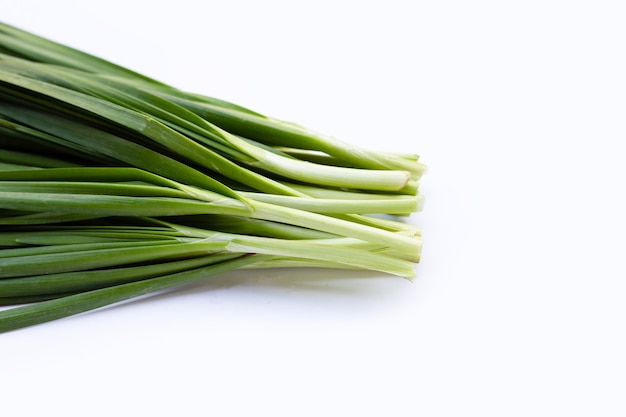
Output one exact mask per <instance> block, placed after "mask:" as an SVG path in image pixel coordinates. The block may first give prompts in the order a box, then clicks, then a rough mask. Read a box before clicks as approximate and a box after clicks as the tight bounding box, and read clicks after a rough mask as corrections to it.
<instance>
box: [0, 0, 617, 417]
mask: <svg viewBox="0 0 626 417" xmlns="http://www.w3.org/2000/svg"><path fill="white" fill-rule="evenodd" d="M5 3H7V4H3V6H2V20H3V21H5V22H6V23H10V24H13V25H16V26H18V27H21V28H24V29H27V30H31V31H33V32H36V33H38V34H41V35H44V36H47V37H50V38H52V39H55V40H58V41H61V42H63V43H66V44H70V45H72V46H75V47H78V48H81V49H84V50H87V51H89V52H91V53H94V54H97V55H99V56H102V57H105V58H107V59H110V60H113V61H115V62H117V63H119V64H122V65H124V66H128V67H130V68H133V69H135V70H138V71H140V72H144V73H146V74H148V75H150V76H152V77H154V78H157V79H160V80H163V81H165V82H168V83H170V84H173V85H176V86H178V87H181V88H185V89H189V90H192V91H196V92H201V93H205V94H208V95H213V96H216V97H220V98H223V99H227V100H231V101H234V102H236V103H239V104H242V105H246V106H249V107H252V108H254V109H256V110H258V111H261V112H264V113H267V114H270V115H272V116H276V117H280V118H283V119H287V120H292V121H295V122H299V123H301V124H305V125H307V126H309V127H311V128H313V129H316V130H319V131H323V132H325V133H328V134H332V135H335V136H338V137H341V138H343V139H345V140H348V141H350V142H354V143H358V144H360V145H362V146H365V147H371V148H375V149H381V150H396V151H413V152H418V153H420V154H421V155H422V159H423V160H424V161H425V162H426V163H428V165H429V167H430V171H429V173H428V175H427V176H426V177H424V179H423V181H422V184H423V185H422V188H421V189H422V190H423V192H424V194H425V195H426V199H427V200H426V206H425V212H423V213H420V214H417V215H415V216H413V218H412V221H413V222H414V223H416V224H419V225H420V226H422V227H423V232H424V242H425V247H424V252H423V258H422V259H423V260H422V263H421V264H420V265H419V266H418V267H417V275H418V278H417V279H416V281H415V282H414V283H413V284H410V283H408V282H407V281H403V280H401V279H395V278H384V277H372V276H371V275H370V274H358V273H337V274H330V273H328V274H327V273H325V274H320V273H317V272H314V271H298V272H296V271H282V272H269V271H264V272H251V273H248V272H246V273H230V274H227V275H224V276H222V277H220V278H215V279H210V280H207V281H206V282H202V283H198V284H196V285H192V286H190V287H187V288H185V289H183V290H181V291H177V292H175V293H170V294H166V295H160V296H157V297H153V298H149V299H145V300H141V301H138V302H132V303H128V304H125V305H122V306H116V307H113V308H109V309H106V310H105V311H99V312H95V313H90V314H85V315H82V316H79V317H73V318H69V319H65V320H61V321H57V322H54V323H50V324H46V325H41V326H37V327H34V328H29V329H26V330H21V331H16V332H12V333H8V334H4V335H1V336H0V370H1V376H0V393H1V394H0V398H1V404H2V405H1V406H0V408H1V409H2V411H1V414H2V415H3V416H11V417H15V416H35V415H47V416H60V415H64V416H84V415H90V416H112V415H116V416H126V415H177V416H178V415H180V416H196V415H198V416H200V415H203V416H205V415H214V416H253V415H254V416H256V415H258V416H357V415H358V416H423V417H430V416H483V417H484V416H529V415H532V416H557V415H563V416H564V415H567V416H624V415H626V399H625V397H624V393H625V392H626V376H625V375H626V360H625V358H624V352H625V350H626V342H625V339H624V325H625V323H624V320H625V318H626V307H625V303H624V296H625V290H626V284H625V281H626V268H625V267H624V260H623V258H624V254H623V252H624V249H625V248H626V245H625V244H624V236H625V232H626V226H625V224H626V221H625V220H624V212H625V209H626V199H625V197H624V191H623V189H624V185H623V182H624V179H625V178H626V176H625V174H626V170H625V168H624V151H623V148H624V140H625V139H626V136H625V133H626V129H625V127H624V126H625V125H624V114H625V110H626V99H625V97H626V82H625V79H626V77H625V74H626V60H625V55H624V46H625V45H624V43H625V40H626V30H625V26H624V19H625V18H626V15H625V10H624V7H623V6H622V4H623V2H619V1H613V2H611V1H577V2H572V1H550V0H546V1H525V2H522V1H519V2H498V1H476V2H463V1H440V2H410V1H405V2H399V1H385V2H376V3H374V2H357V1H354V2H341V1H322V2H320V1H317V2H307V4H301V3H300V2H286V1H285V2H277V1H262V2H252V1H249V2H245V1H228V2H226V1H219V2H218V1H207V2H199V1H198V2H191V1H176V2H131V1H124V2H122V1H107V2H98V3H96V2H70V1H59V0H55V1H49V2H48V1H46V2H44V1H39V2H36V1H26V0H20V1H16V2H5ZM202 4H204V6H201V5H202Z"/></svg>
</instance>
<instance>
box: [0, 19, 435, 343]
mask: <svg viewBox="0 0 626 417" xmlns="http://www.w3.org/2000/svg"><path fill="white" fill-rule="evenodd" d="M424 168H425V167H424V165H423V164H421V163H420V162H418V158H417V156H415V155H403V154H392V153H383V152H373V151H368V150H364V149H360V148H357V147H354V146H351V145H349V144H346V143H343V142H340V141H338V140H335V139H332V138H329V137H326V136H323V135H320V134H317V133H314V132H311V131H309V130H307V129H305V128H302V127H300V126H298V125H295V124H292V123H287V122H283V121H280V120H276V119H272V118H269V117H266V116H263V115H261V114H258V113H256V112H254V111H251V110H248V109H246V108H244V107H241V106H238V105H235V104H232V103H228V102H225V101H222V100H218V99H215V98H210V97H206V96H203V95H198V94H191V93H187V92H183V91H180V90H177V89H175V88H172V87H170V86H167V85H165V84H163V83H160V82H157V81H155V80H152V79H150V78H148V77H145V76H143V75H140V74H137V73H134V72H132V71H129V70H127V69H125V68H122V67H119V66H117V65H114V64H112V63H109V62H107V61H104V60H102V59H99V58H96V57H94V56H91V55H88V54H85V53H83V52H79V51H77V50H74V49H72V48H69V47H66V46H63V45H59V44H57V43H54V42H51V41H49V40H46V39H43V38H40V37H37V36H35V35H32V34H29V33H27V32H24V31H21V30H18V29H16V28H13V27H11V26H8V25H3V24H0V225H1V226H0V304H1V305H6V306H8V305H18V304H25V305H23V306H19V307H14V308H11V309H4V310H3V311H0V331H8V330H12V329H17V328H20V327H25V326H29V325H33V324H37V323H42V322H46V321H50V320H54V319H57V318H61V317H66V316H69V315H72V314H76V313H80V312H84V311H87V310H90V309H95V308H98V307H102V306H105V305H108V304H111V303H115V302H119V301H122V300H126V299H129V298H132V297H136V296H139V295H143V294H147V293H151V292H155V291H159V290H163V289H166V288H170V287H174V286H178V285H181V284H184V283H187V282H190V281H193V280H198V279H202V278H205V277H207V276H210V275H212V274H216V273H219V272H222V271H228V270H233V269H237V268H276V267H300V266H302V267H320V268H359V269H368V270H375V271H380V272H383V273H388V274H393V275H398V276H402V277H406V278H411V277H413V274H414V267H413V263H414V262H417V261H419V253H420V247H421V240H420V233H419V230H418V229H417V228H416V227H414V226H411V225H409V224H406V223H404V222H401V221H399V220H397V219H393V218H388V217H381V216H375V215H377V214H388V215H400V216H407V215H409V214H410V213H411V212H414V211H417V210H419V209H420V208H421V205H422V199H421V195H418V193H417V190H418V180H419V178H420V176H421V175H422V173H423V172H424ZM373 215H374V216H373Z"/></svg>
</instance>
